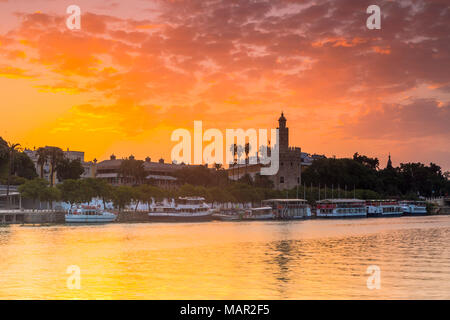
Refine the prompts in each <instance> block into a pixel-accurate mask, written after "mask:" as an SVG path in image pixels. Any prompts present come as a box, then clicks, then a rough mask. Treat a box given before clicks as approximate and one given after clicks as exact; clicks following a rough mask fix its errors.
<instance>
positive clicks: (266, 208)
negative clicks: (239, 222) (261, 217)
mask: <svg viewBox="0 0 450 320" xmlns="http://www.w3.org/2000/svg"><path fill="white" fill-rule="evenodd" d="M251 210H252V211H259V210H272V207H260V208H252V209H251Z"/></svg>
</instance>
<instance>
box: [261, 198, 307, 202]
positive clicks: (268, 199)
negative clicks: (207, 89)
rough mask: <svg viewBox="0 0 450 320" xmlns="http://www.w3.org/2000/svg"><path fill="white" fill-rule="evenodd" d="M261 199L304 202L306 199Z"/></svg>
mask: <svg viewBox="0 0 450 320" xmlns="http://www.w3.org/2000/svg"><path fill="white" fill-rule="evenodd" d="M263 201H277V202H294V201H304V202H306V201H307V200H305V199H266V200H263Z"/></svg>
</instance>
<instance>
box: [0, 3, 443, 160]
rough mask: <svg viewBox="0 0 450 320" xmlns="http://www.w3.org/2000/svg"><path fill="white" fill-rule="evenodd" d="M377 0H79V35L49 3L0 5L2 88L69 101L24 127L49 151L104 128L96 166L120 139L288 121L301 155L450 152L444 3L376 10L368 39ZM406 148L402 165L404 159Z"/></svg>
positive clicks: (397, 5) (91, 147) (392, 5)
mask: <svg viewBox="0 0 450 320" xmlns="http://www.w3.org/2000/svg"><path fill="white" fill-rule="evenodd" d="M371 2H372V1H369V0H367V1H366V0H361V1H353V0H339V1H334V0H333V1H332V0H316V1H307V0H303V1H294V0H292V1H289V0H270V1H254V0H239V1H238V0H230V1H220V0H204V1H199V0H171V1H163V0H155V1H148V2H144V1H137V0H136V1H129V2H127V3H126V5H125V4H124V3H122V2H118V1H108V2H100V1H89V2H84V1H81V2H80V6H81V7H82V9H83V10H82V13H83V15H82V29H81V30H79V31H71V30H68V29H67V28H66V26H65V19H66V15H65V12H64V10H61V8H59V7H57V6H56V5H55V3H53V2H52V1H40V2H39V4H40V5H41V6H42V8H39V10H36V7H35V6H34V7H31V6H30V7H29V8H28V9H27V7H26V6H22V7H20V9H15V8H13V7H12V6H11V4H10V3H5V4H4V5H3V6H5V8H6V7H7V6H8V7H7V8H9V11H8V10H4V11H3V13H2V14H3V15H6V14H8V17H7V18H8V19H5V21H9V23H8V26H7V27H3V29H2V30H5V31H4V32H3V33H0V79H1V78H2V77H5V78H8V79H10V80H8V81H13V80H12V78H13V79H22V80H23V81H25V80H27V81H29V83H30V84H29V85H30V86H31V88H34V89H36V90H38V91H39V92H41V93H42V94H43V95H42V100H41V101H39V103H40V104H45V103H46V101H47V100H46V99H49V97H48V94H54V95H65V96H66V97H67V99H69V100H68V101H72V105H71V106H70V107H67V106H66V107H65V111H64V112H62V113H58V115H57V116H55V117H54V118H53V119H48V118H47V119H46V124H45V126H42V127H39V126H36V127H35V128H32V129H33V130H29V132H32V135H33V136H34V137H41V138H40V139H39V143H41V144H46V143H47V142H45V139H49V134H48V131H49V132H50V133H54V134H56V133H55V132H59V133H58V136H57V137H56V136H55V137H53V136H52V135H51V134H50V136H51V137H52V138H53V139H54V140H53V141H55V143H58V142H60V141H61V140H62V139H65V140H64V141H65V142H67V141H75V140H76V139H77V138H79V137H80V136H82V135H80V131H82V130H85V132H94V131H95V132H96V131H103V132H104V133H105V135H106V133H107V132H108V130H109V131H110V132H111V138H110V140H109V141H107V138H105V137H104V136H102V137H101V139H100V138H98V139H97V138H96V137H97V136H96V135H92V139H91V140H90V141H88V142H86V144H87V146H86V147H85V148H86V149H87V151H88V152H90V153H91V154H92V155H94V156H96V157H101V156H104V154H103V153H102V152H106V151H105V150H109V148H110V147H111V146H113V145H115V140H113V139H116V140H117V139H121V138H120V137H122V139H123V142H124V143H125V142H126V141H133V144H134V143H137V141H141V140H142V139H144V137H145V139H147V138H148V137H149V135H150V134H151V133H154V132H155V130H156V131H158V130H163V129H164V130H166V129H168V128H173V127H177V126H191V125H192V122H191V121H193V120H195V119H198V120H204V121H208V125H209V126H215V127H218V128H226V127H238V126H239V127H244V128H245V127H260V126H264V127H269V126H272V127H273V126H274V125H275V124H274V120H275V119H276V118H277V114H278V113H279V112H280V111H281V110H284V111H285V113H286V114H287V116H288V121H289V122H288V125H290V127H291V128H293V130H292V131H293V132H298V133H296V134H294V133H293V139H291V140H292V142H293V143H295V144H297V145H300V146H301V147H303V149H304V150H305V151H310V152H320V153H327V154H336V155H338V156H339V155H342V156H343V155H348V153H349V152H355V151H360V149H358V148H360V146H361V141H366V140H380V139H381V140H382V139H389V141H397V143H402V142H405V141H410V139H413V138H414V139H415V138H420V139H424V138H426V139H429V142H430V145H431V143H433V142H432V141H435V140H433V139H441V140H439V141H440V143H439V146H440V147H441V148H442V147H443V148H446V149H447V150H448V149H449V147H450V145H449V143H448V141H449V140H448V138H449V136H448V135H449V129H448V125H446V124H447V123H449V121H448V120H449V111H448V110H449V103H450V90H449V88H450V73H449V70H448V67H447V66H449V65H450V24H449V23H448V21H450V8H449V5H448V2H447V1H443V0H442V1H438V0H434V1H429V0H409V1H408V0H405V1H387V0H385V1H378V3H377V4H378V5H379V6H380V8H381V11H382V25H381V30H368V29H367V28H366V19H367V17H368V15H367V14H366V8H367V7H368V6H369V5H370V4H372V3H371ZM12 17H13V18H12ZM5 28H6V29H5ZM8 83H10V82H8ZM44 94H46V95H44ZM54 103H56V102H54ZM17 104H20V102H19V101H18V102H17ZM26 111H27V110H23V112H26ZM28 111H29V110H28ZM380 126H381V127H386V128H389V130H380ZM83 128H85V129H83ZM94 128H95V129H94ZM24 130H25V129H24ZM44 130H46V131H45V132H44ZM62 132H64V133H62ZM324 137H326V139H325V138H324ZM349 137H351V139H349ZM105 139H106V140H105ZM159 139H160V140H162V141H165V147H163V148H165V149H164V150H159V149H158V153H162V154H166V155H167V154H169V152H170V144H169V143H168V142H169V139H170V134H169V135H167V136H160V137H159ZM442 139H446V140H442ZM34 141H36V140H34ZM442 141H444V142H442ZM445 141H447V142H446V143H445ZM96 143H99V144H102V146H104V148H103V149H101V150H100V149H98V148H96V147H95V144H96ZM78 145H82V144H81V143H79V144H78ZM163 145H164V144H163ZM425 146H426V145H425ZM157 148H159V146H157ZM402 150H403V151H402V154H398V157H399V158H402V157H404V156H406V155H407V154H408V155H410V150H409V149H408V148H406V149H402ZM429 151H431V150H429ZM368 152H369V153H370V154H372V155H377V156H379V155H380V153H383V154H385V153H386V150H385V148H384V147H383V145H382V144H377V147H374V148H373V149H371V150H368ZM116 153H119V152H116ZM135 154H137V155H139V154H138V153H137V152H135ZM441 157H442V154H441ZM411 160H414V159H411ZM429 160H430V161H431V160H433V161H435V162H439V160H441V162H446V159H431V158H430V159H429Z"/></svg>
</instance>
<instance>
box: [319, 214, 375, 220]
mask: <svg viewBox="0 0 450 320" xmlns="http://www.w3.org/2000/svg"><path fill="white" fill-rule="evenodd" d="M317 218H329V219H340V218H342V219H347V218H367V214H365V213H355V214H349V213H346V214H338V213H333V214H319V213H318V214H317Z"/></svg>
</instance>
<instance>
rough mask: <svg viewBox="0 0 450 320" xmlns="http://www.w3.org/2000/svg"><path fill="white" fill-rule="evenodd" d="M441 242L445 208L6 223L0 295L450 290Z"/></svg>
mask: <svg viewBox="0 0 450 320" xmlns="http://www.w3.org/2000/svg"><path fill="white" fill-rule="evenodd" d="M449 244H450V216H441V217H436V216H435V217H401V218H379V219H377V218H372V219H354V220H309V221H295V222H210V223H196V224H184V223H183V224H109V225H100V226H41V227H35V226H8V227H0V298H1V299H17V298H26V299H28V298H33V299H49V298H52V299H309V298H311V299H333V298H334V299H346V298H350V299H383V298H384V299H396V298H400V299H414V298H416V299H443V298H445V299H450V246H449ZM70 265H77V266H79V267H80V269H81V289H80V290H69V289H68V288H67V277H68V276H69V275H68V274H66V270H67V267H68V266H70ZM369 265H378V266H379V267H380V269H381V289H379V290H369V289H368V288H367V285H366V281H367V277H368V275H367V274H366V269H367V267H368V266H369Z"/></svg>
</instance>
